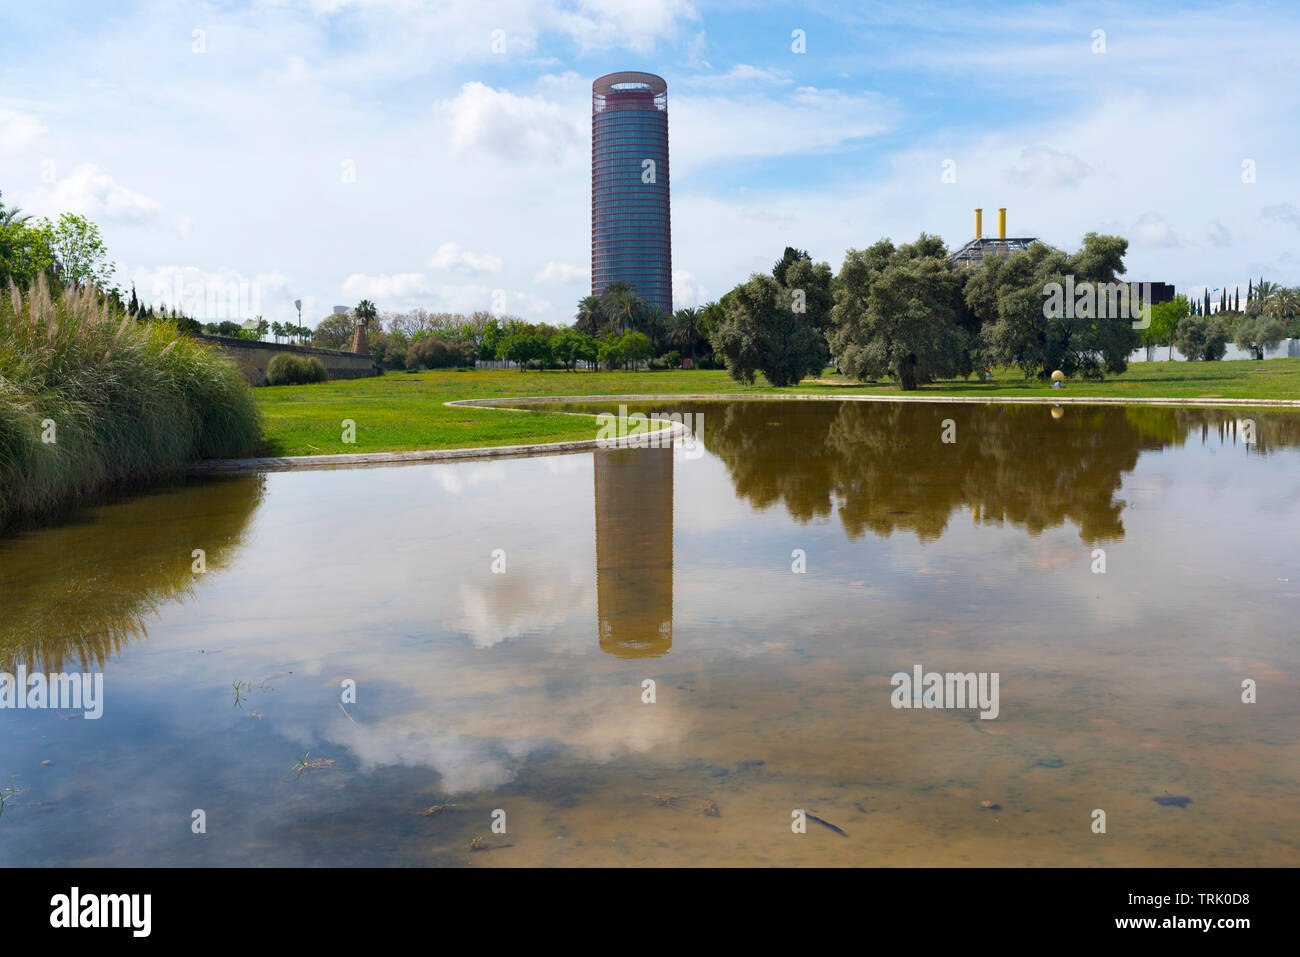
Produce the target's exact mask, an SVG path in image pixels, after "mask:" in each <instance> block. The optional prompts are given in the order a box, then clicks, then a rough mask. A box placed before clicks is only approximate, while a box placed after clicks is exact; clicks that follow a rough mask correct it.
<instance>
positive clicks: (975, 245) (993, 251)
mask: <svg viewBox="0 0 1300 957" xmlns="http://www.w3.org/2000/svg"><path fill="white" fill-rule="evenodd" d="M1041 242H1042V240H1041V239H1039V238H1038V237H1037V236H1012V237H1008V236H1007V210H1006V207H1005V206H1004V207H1002V208H1001V209H999V210H998V238H997V239H985V238H984V210H983V209H977V210H975V238H974V239H972V240H970V241H969V242H968V243H966V245H964V246H962V247H961V248H960V249H958V250H956V251H954V252H951V253H949V254H948V261H949V262H950V263H952V264H953V265H955V266H960V267H962V268H968V269H969V268H974V267H976V266H982V265H984V260H985V259H987V258H988V257H990V256H996V257H998V258H1000V259H1005V258H1006V257H1007V256H1010V255H1011V254H1012V253H1014V252H1018V251H1019V250H1022V249H1028V248H1029V247H1030V246H1032V245H1033V244H1034V243H1041ZM1044 245H1046V244H1044Z"/></svg>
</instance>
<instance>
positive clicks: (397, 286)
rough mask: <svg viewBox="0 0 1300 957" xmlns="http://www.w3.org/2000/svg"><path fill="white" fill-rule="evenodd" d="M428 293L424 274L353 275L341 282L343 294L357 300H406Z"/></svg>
mask: <svg viewBox="0 0 1300 957" xmlns="http://www.w3.org/2000/svg"><path fill="white" fill-rule="evenodd" d="M429 292H430V289H429V286H428V284H427V283H426V282H425V278H424V274H423V273H418V272H403V273H395V274H394V275H391V276H390V275H389V274H388V273H379V274H378V275H374V276H368V275H366V274H364V273H353V274H352V275H350V276H348V278H347V279H345V280H343V293H344V295H346V296H351V297H355V298H357V299H388V300H393V299H399V300H408V299H411V298H413V297H414V298H419V297H422V296H425V295H428V294H429Z"/></svg>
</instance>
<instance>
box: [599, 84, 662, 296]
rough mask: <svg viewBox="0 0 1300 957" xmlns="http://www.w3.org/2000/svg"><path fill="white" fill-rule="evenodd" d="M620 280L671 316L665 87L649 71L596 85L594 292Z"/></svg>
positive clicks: (602, 290)
mask: <svg viewBox="0 0 1300 957" xmlns="http://www.w3.org/2000/svg"><path fill="white" fill-rule="evenodd" d="M620 281H621V282H626V283H630V284H631V285H632V287H633V288H634V289H635V290H636V292H637V295H639V296H640V297H641V298H642V299H644V300H645V301H646V302H648V303H649V304H651V305H653V306H658V307H659V308H660V309H662V310H663V311H664V312H665V313H667V314H668V315H672V311H673V255H672V224H671V219H670V216H669V202H668V84H667V83H665V82H664V80H663V78H662V77H658V76H655V75H654V74H652V73H610V74H607V75H605V76H602V77H601V78H600V79H598V80H596V81H595V82H594V83H592V85H591V294H592V295H593V296H599V295H600V294H601V293H602V292H604V291H605V287H606V286H608V285H609V284H610V283H613V282H620Z"/></svg>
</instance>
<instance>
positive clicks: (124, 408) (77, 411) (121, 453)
mask: <svg viewBox="0 0 1300 957" xmlns="http://www.w3.org/2000/svg"><path fill="white" fill-rule="evenodd" d="M260 431H261V420H260V416H259V412H258V409H257V407H256V405H255V404H254V401H253V396H252V391H251V389H250V388H249V386H248V384H247V383H246V382H245V381H244V379H243V377H242V376H241V375H240V374H239V372H238V370H237V369H236V368H235V366H234V365H233V364H232V363H231V362H230V361H229V360H227V359H226V358H225V357H224V356H222V355H221V354H220V353H219V352H218V351H216V350H215V349H213V348H212V347H210V346H207V345H204V344H201V343H199V342H197V341H195V340H193V339H190V338H188V337H186V336H183V335H182V334H181V333H180V332H179V331H178V330H177V328H176V326H175V325H174V324H173V323H171V322H168V321H150V322H140V321H138V320H137V319H136V318H135V317H133V316H123V315H122V314H121V313H120V312H117V311H115V310H112V309H111V308H110V307H109V306H108V304H107V303H106V302H105V300H104V298H103V297H102V296H101V295H100V294H99V293H98V292H97V291H96V290H94V289H73V290H69V291H67V292H64V293H62V294H60V295H57V296H56V295H54V294H52V293H51V292H50V289H49V287H48V286H47V285H46V283H45V282H44V280H38V282H37V283H35V284H34V285H33V286H31V287H30V288H29V289H28V290H26V291H21V290H19V289H18V288H17V287H16V286H12V285H11V286H10V287H9V289H8V290H7V291H6V292H4V293H3V294H0V528H3V527H5V526H6V525H8V524H11V523H12V522H13V521H15V520H17V519H20V518H26V517H31V516H40V515H43V514H45V513H48V512H51V511H53V510H56V509H59V508H61V507H64V506H67V505H70V504H74V503H76V502H77V501H80V500H83V499H85V498H88V497H92V496H95V495H98V494H101V493H103V492H106V491H110V490H114V489H118V488H122V487H125V486H133V485H139V484H144V483H146V482H149V481H154V480H158V479H161V478H166V477H168V476H170V475H174V474H176V473H178V472H180V471H181V470H182V469H184V467H185V466H186V465H187V464H188V463H190V462H193V461H194V460H196V459H200V458H214V457H215V458H224V457H240V456H246V455H249V454H251V453H252V451H253V449H254V446H255V445H256V442H257V438H258V435H259V434H260ZM50 439H53V441H50Z"/></svg>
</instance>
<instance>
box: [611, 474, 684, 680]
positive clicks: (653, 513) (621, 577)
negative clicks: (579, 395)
mask: <svg viewBox="0 0 1300 957" xmlns="http://www.w3.org/2000/svg"><path fill="white" fill-rule="evenodd" d="M594 455H595V457H596V468H595V473H596V619H597V627H598V629H599V634H600V650H601V651H604V652H607V653H609V654H611V655H615V656H617V657H619V658H656V657H658V656H660V655H666V654H668V651H669V650H670V649H671V648H672V645H673V450H672V449H671V448H662V449H652V448H645V449H635V448H634V449H602V450H600V451H597V452H595V453H594Z"/></svg>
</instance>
